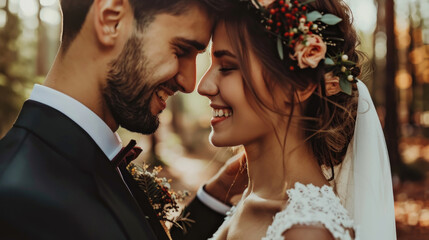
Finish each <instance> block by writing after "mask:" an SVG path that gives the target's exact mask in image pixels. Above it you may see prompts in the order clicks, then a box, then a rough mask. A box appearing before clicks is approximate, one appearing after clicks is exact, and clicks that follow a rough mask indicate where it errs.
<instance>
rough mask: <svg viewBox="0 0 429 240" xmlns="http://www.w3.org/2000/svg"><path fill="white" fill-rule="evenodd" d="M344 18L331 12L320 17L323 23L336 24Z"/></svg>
mask: <svg viewBox="0 0 429 240" xmlns="http://www.w3.org/2000/svg"><path fill="white" fill-rule="evenodd" d="M342 20H343V19H341V18H339V17H337V16H335V15H334V14H330V13H328V14H325V15H323V16H322V18H321V19H320V21H322V22H323V23H325V24H328V25H335V24H337V23H339V22H341V21H342Z"/></svg>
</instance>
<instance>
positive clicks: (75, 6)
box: [60, 0, 210, 51]
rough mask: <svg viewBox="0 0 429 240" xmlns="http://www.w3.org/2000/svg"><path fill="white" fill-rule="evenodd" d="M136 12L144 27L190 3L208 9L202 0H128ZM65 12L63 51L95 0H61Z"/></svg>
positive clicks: (77, 31) (139, 21) (79, 27)
mask: <svg viewBox="0 0 429 240" xmlns="http://www.w3.org/2000/svg"><path fill="white" fill-rule="evenodd" d="M128 1H129V3H130V5H131V8H132V9H133V12H134V19H135V20H136V22H137V27H138V28H139V29H143V28H144V27H145V26H146V25H147V24H148V23H150V22H151V21H152V20H153V19H154V16H155V15H156V14H159V13H169V14H172V15H181V14H183V13H185V12H186V10H187V9H189V5H190V4H198V5H200V6H202V7H203V9H206V10H207V13H210V11H208V7H207V6H206V5H205V4H204V3H203V1H200V0H128ZM60 3H61V10H62V14H63V31H62V44H61V48H62V51H66V50H67V48H68V47H69V46H70V44H71V42H72V41H73V40H74V38H75V37H76V36H77V34H78V33H79V31H80V30H81V28H82V25H83V23H84V22H85V19H86V16H87V14H88V11H89V9H90V7H91V5H92V4H93V3H94V0H60Z"/></svg>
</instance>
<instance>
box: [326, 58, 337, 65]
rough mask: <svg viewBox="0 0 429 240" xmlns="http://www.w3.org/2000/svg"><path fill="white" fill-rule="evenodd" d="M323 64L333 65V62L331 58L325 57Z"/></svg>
mask: <svg viewBox="0 0 429 240" xmlns="http://www.w3.org/2000/svg"><path fill="white" fill-rule="evenodd" d="M325 65H329V66H334V65H335V62H334V60H332V58H326V59H325Z"/></svg>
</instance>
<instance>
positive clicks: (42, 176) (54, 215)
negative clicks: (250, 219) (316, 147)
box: [0, 0, 238, 240]
mask: <svg viewBox="0 0 429 240" xmlns="http://www.w3.org/2000/svg"><path fill="white" fill-rule="evenodd" d="M61 7H62V11H63V32H62V44H61V47H60V50H59V53H58V55H57V58H56V60H55V62H54V64H53V66H52V68H51V71H50V72H49V74H48V76H47V77H46V81H45V83H44V85H43V86H42V85H36V86H35V87H34V89H33V92H32V94H31V96H30V99H29V100H28V101H26V102H25V103H24V106H23V107H22V110H21V113H20V115H19V116H18V119H17V120H16V123H15V124H14V127H13V128H12V129H11V130H10V131H9V132H8V134H7V135H6V136H5V137H4V138H3V139H1V140H0V239H32V240H33V239H104V240H106V239H112V240H113V239H114V240H119V239H135V240H143V239H168V238H167V236H166V234H165V232H164V231H163V228H162V226H161V225H160V224H159V222H158V221H157V218H156V216H155V214H154V211H153V209H152V208H151V207H150V204H149V203H148V199H147V198H146V196H145V195H144V194H142V192H139V189H138V187H136V184H135V183H133V182H132V179H130V176H129V174H128V173H127V172H121V171H120V170H119V168H118V167H117V166H115V165H114V164H113V163H112V162H111V160H112V159H114V158H115V156H117V155H118V153H119V152H120V151H121V148H122V145H121V142H120V140H119V138H118V135H117V134H116V133H115V131H116V130H117V129H118V127H119V126H122V127H124V128H126V129H128V130H130V131H134V132H139V133H142V134H152V133H153V132H154V131H155V130H156V129H157V128H158V125H159V119H158V115H159V114H160V113H161V112H162V111H163V110H164V108H165V107H166V101H167V99H168V98H169V97H170V96H172V95H174V94H175V93H176V92H179V91H180V92H184V93H190V92H192V91H193V90H194V88H195V81H196V79H195V78H196V74H195V71H196V70H195V67H196V66H195V60H196V56H197V54H198V53H200V52H201V51H203V50H204V49H205V48H206V46H207V44H208V42H209V39H210V34H211V29H212V26H213V19H212V17H211V16H212V13H211V10H210V9H209V8H208V7H207V6H206V5H204V3H203V2H202V1H200V0H159V1H150V0H92V1H90V0H61ZM237 162H238V161H235V162H234V163H233V164H232V165H229V166H228V167H227V168H224V171H221V172H220V173H219V174H218V175H217V177H215V178H213V179H212V180H211V181H210V182H209V183H208V184H207V185H206V186H205V189H200V191H199V193H198V197H197V198H196V199H194V201H193V202H192V203H191V204H190V205H189V206H188V208H187V211H188V212H189V213H190V215H189V218H191V219H193V220H195V224H194V225H193V226H192V227H191V229H190V231H189V233H187V235H183V233H181V232H180V231H177V229H174V230H173V238H185V239H207V237H209V236H210V235H211V234H212V233H213V232H214V231H215V230H216V229H217V227H218V226H219V224H220V223H221V222H222V219H223V213H225V211H226V210H228V206H225V205H224V204H222V203H221V202H219V201H218V200H217V199H221V200H224V198H225V195H226V192H227V191H228V187H229V186H230V184H229V183H230V182H229V181H232V179H233V176H235V172H236V166H237V164H236V163H237Z"/></svg>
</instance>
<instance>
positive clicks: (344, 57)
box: [341, 54, 349, 61]
mask: <svg viewBox="0 0 429 240" xmlns="http://www.w3.org/2000/svg"><path fill="white" fill-rule="evenodd" d="M341 60H343V61H347V60H349V56H347V55H346V54H344V55H343V56H341Z"/></svg>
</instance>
